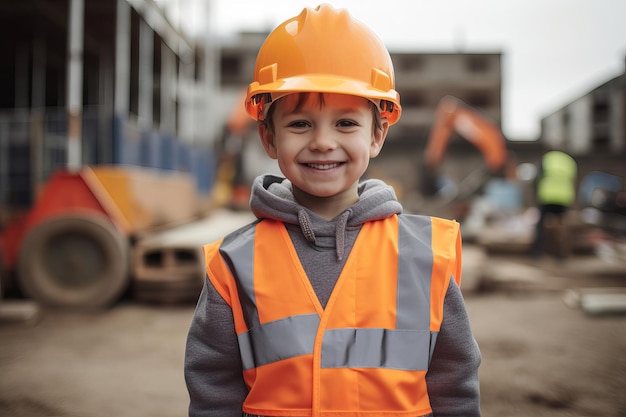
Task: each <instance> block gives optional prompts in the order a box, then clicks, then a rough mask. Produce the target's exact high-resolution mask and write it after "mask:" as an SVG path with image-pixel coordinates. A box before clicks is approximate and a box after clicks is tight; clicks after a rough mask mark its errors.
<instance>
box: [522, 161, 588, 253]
mask: <svg viewBox="0 0 626 417" xmlns="http://www.w3.org/2000/svg"><path fill="white" fill-rule="evenodd" d="M577 175H578V167H577V165H576V161H575V160H574V158H572V157H571V156H569V155H568V154H566V153H564V152H561V151H549V152H547V153H545V154H544V155H543V158H542V160H541V164H540V166H539V172H538V173H537V182H536V198H537V206H538V208H539V220H538V221H537V226H536V230H535V239H534V242H533V246H532V249H531V255H532V256H533V257H534V258H540V257H541V256H543V254H544V252H545V249H546V241H547V233H546V227H547V226H548V225H551V226H554V227H551V229H553V230H554V232H555V233H554V243H555V245H556V247H555V252H556V253H555V255H556V256H557V257H558V258H564V257H565V256H566V255H567V254H568V250H567V242H566V239H567V236H566V233H565V214H566V213H567V211H568V210H569V208H570V207H571V206H572V205H573V204H574V201H575V199H576V178H577Z"/></svg>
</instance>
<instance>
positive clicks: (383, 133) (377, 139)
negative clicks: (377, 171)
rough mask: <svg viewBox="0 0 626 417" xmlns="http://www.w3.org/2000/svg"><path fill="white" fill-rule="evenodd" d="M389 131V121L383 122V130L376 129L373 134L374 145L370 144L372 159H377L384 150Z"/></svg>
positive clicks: (383, 120)
mask: <svg viewBox="0 0 626 417" xmlns="http://www.w3.org/2000/svg"><path fill="white" fill-rule="evenodd" d="M388 131H389V122H388V121H387V119H382V120H381V128H380V129H374V133H373V134H372V143H371V144H370V158H376V157H377V156H378V154H379V153H380V151H381V150H382V149H383V144H384V143H385V139H386V138H387V132H388Z"/></svg>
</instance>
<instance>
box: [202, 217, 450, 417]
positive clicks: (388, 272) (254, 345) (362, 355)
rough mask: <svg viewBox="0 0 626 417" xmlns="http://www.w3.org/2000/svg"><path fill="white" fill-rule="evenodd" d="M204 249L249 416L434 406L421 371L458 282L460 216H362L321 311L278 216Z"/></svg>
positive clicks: (422, 410)
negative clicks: (226, 315)
mask: <svg viewBox="0 0 626 417" xmlns="http://www.w3.org/2000/svg"><path fill="white" fill-rule="evenodd" d="M204 253H205V260H206V265H207V274H208V277H209V279H210V280H211V282H212V283H213V285H214V286H215V288H216V290H217V291H218V292H219V293H220V294H221V296H222V297H223V298H224V300H225V301H226V302H227V303H228V304H229V305H230V306H231V308H232V310H233V315H234V321H235V331H236V333H237V335H238V340H239V349H240V353H241V358H242V364H243V377H244V380H245V383H246V385H247V387H248V388H249V393H248V396H247V397H246V399H245V401H244V403H243V411H244V412H246V413H249V414H253V415H263V416H320V417H330V416H335V417H338V416H342V417H345V416H354V417H356V416H366V415H367V416H377V417H382V416H390V417H391V416H394V417H396V416H406V417H409V416H410V417H416V416H422V415H425V414H429V413H431V412H432V410H431V406H430V401H429V399H428V392H427V389H426V380H425V376H426V371H427V370H428V364H429V362H430V358H431V356H432V352H433V350H434V346H435V341H436V338H437V334H438V332H439V329H440V327H441V321H442V318H443V302H444V297H445V295H446V292H447V289H448V285H449V282H450V278H451V277H453V278H454V279H455V280H456V281H457V282H458V283H459V284H460V272H461V259H460V256H461V237H460V232H459V225H458V223H456V222H454V221H449V220H444V219H439V218H434V217H426V216H412V215H400V216H395V215H394V216H392V217H389V218H387V219H384V220H378V221H373V222H368V223H365V224H364V225H363V227H362V229H361V231H360V233H359V235H358V237H357V239H356V241H355V243H354V246H353V248H352V251H351V252H350V255H349V256H348V259H347V260H346V264H345V266H344V268H343V270H342V272H341V274H340V276H339V278H338V280H337V283H336V285H335V288H334V289H333V292H332V294H331V296H330V299H329V300H328V303H327V305H326V308H325V309H324V308H322V306H321V304H320V302H319V300H318V298H317V296H316V295H315V292H314V290H313V287H312V286H311V283H310V282H309V279H308V278H307V276H306V274H305V272H304V269H303V267H302V264H301V263H300V260H299V258H298V254H297V253H296V250H295V248H294V246H293V243H292V242H291V239H290V237H289V234H288V232H287V230H286V228H285V226H284V225H283V224H282V223H281V222H277V221H273V220H262V221H260V222H257V223H253V224H252V225H250V226H248V227H247V228H244V229H242V230H240V231H238V232H236V233H234V234H232V235H230V236H227V237H226V238H225V239H223V240H221V241H219V242H216V243H214V244H211V245H207V246H205V247H204Z"/></svg>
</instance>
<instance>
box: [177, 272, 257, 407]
mask: <svg viewBox="0 0 626 417" xmlns="http://www.w3.org/2000/svg"><path fill="white" fill-rule="evenodd" d="M184 373H185V382H186V384H187V390H188V391H189V399H190V403H189V417H241V415H242V410H241V407H242V404H243V401H244V399H245V397H246V394H247V389H246V386H245V384H244V381H243V372H242V366H241V358H240V356H239V345H238V342H237V336H236V334H235V326H234V322H233V314H232V310H231V309H230V306H229V305H228V304H227V303H226V301H224V299H223V298H222V297H221V296H220V295H219V293H218V292H217V291H216V290H215V287H214V286H213V284H211V281H210V280H209V279H205V281H204V287H203V289H202V292H201V294H200V298H199V300H198V304H197V306H196V310H195V313H194V315H193V319H192V321H191V326H190V328H189V333H188V336H187V345H186V350H185V369H184Z"/></svg>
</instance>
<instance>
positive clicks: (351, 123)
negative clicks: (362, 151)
mask: <svg viewBox="0 0 626 417" xmlns="http://www.w3.org/2000/svg"><path fill="white" fill-rule="evenodd" d="M337 126H339V127H352V126H357V123H356V122H355V121H353V120H340V121H339V122H337Z"/></svg>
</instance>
